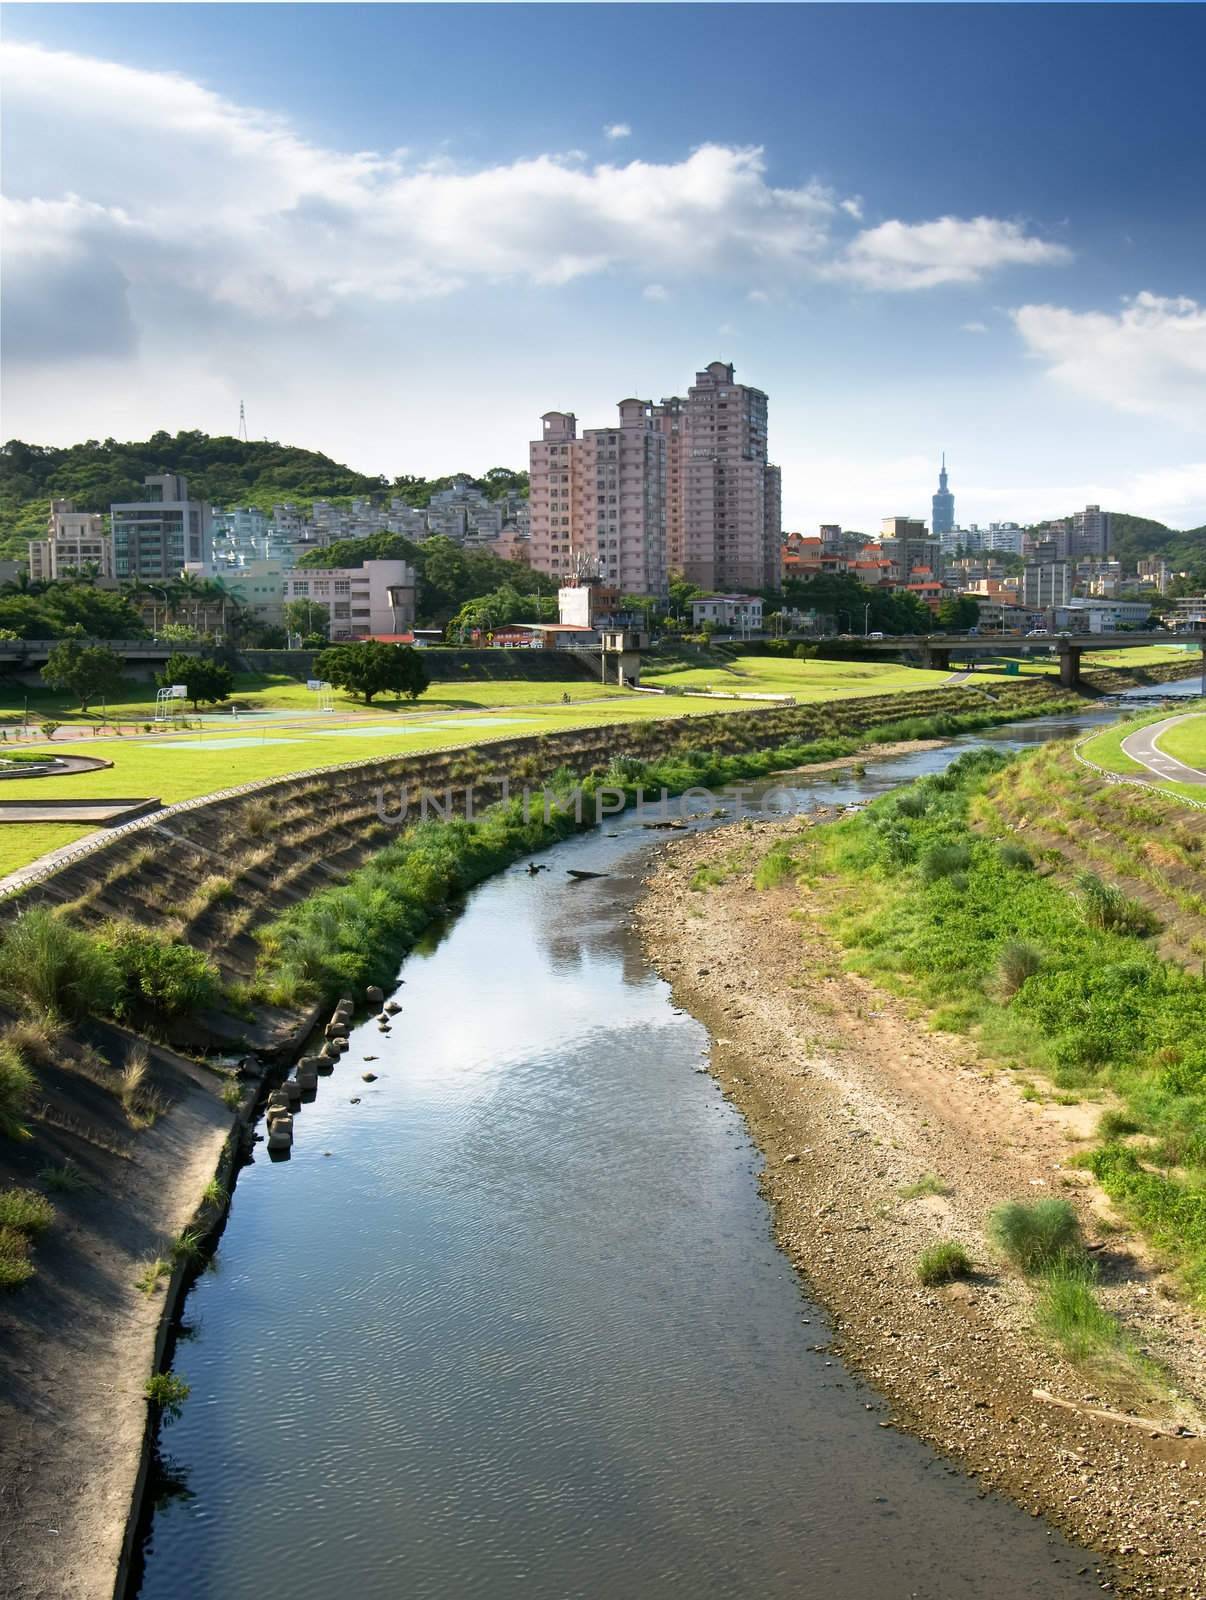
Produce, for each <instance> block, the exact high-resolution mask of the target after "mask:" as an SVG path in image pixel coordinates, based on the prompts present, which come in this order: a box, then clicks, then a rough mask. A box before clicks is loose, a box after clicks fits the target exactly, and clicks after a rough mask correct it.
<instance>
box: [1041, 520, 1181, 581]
mask: <svg viewBox="0 0 1206 1600" xmlns="http://www.w3.org/2000/svg"><path fill="white" fill-rule="evenodd" d="M1046 520H1048V521H1051V522H1058V521H1059V520H1060V519H1059V518H1058V517H1051V518H1048V519H1046ZM1033 526H1035V527H1041V526H1042V524H1041V523H1035V524H1033ZM1110 554H1111V555H1113V556H1117V557H1118V559H1119V561H1121V562H1122V564H1123V566H1124V567H1133V566H1134V564H1135V562H1136V561H1138V560H1140V559H1141V558H1142V557H1143V556H1163V557H1164V559H1165V560H1166V561H1167V562H1168V564H1169V566H1170V567H1172V568H1173V569H1174V570H1175V571H1180V570H1182V569H1186V570H1189V571H1195V570H1196V571H1201V572H1203V574H1204V575H1206V525H1204V526H1202V527H1200V528H1170V527H1168V526H1167V524H1166V523H1163V522H1155V521H1153V519H1152V518H1151V517H1137V516H1135V515H1134V514H1133V513H1131V512H1129V511H1111V512H1110Z"/></svg>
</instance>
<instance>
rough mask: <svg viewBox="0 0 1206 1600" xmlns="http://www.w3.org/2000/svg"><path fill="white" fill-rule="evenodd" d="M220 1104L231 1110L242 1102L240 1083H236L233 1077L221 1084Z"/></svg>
mask: <svg viewBox="0 0 1206 1600" xmlns="http://www.w3.org/2000/svg"><path fill="white" fill-rule="evenodd" d="M222 1104H223V1105H224V1106H226V1107H228V1108H229V1109H230V1110H231V1111H237V1110H238V1109H239V1107H240V1106H241V1105H242V1104H243V1089H242V1085H241V1084H239V1083H237V1082H236V1081H235V1080H234V1079H233V1078H232V1079H231V1080H230V1082H229V1083H224V1084H223V1085H222Z"/></svg>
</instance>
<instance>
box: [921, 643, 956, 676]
mask: <svg viewBox="0 0 1206 1600" xmlns="http://www.w3.org/2000/svg"><path fill="white" fill-rule="evenodd" d="M921 660H922V664H923V665H924V666H926V667H928V668H929V669H930V671H931V672H949V671H950V670H951V652H950V648H949V647H947V648H945V649H944V648H943V647H942V646H941V645H935V644H927V645H925V646H923V648H922V651H921Z"/></svg>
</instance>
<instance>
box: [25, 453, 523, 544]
mask: <svg viewBox="0 0 1206 1600" xmlns="http://www.w3.org/2000/svg"><path fill="white" fill-rule="evenodd" d="M152 472H181V473H183V474H184V475H185V477H187V478H188V480H189V488H190V490H191V492H192V493H194V494H196V495H197V496H198V497H199V498H201V499H205V500H209V501H210V502H211V503H212V504H214V505H222V506H232V505H239V506H248V505H252V506H260V507H261V508H262V509H263V510H265V511H270V510H271V509H272V505H273V503H274V502H275V501H279V500H292V501H293V502H294V503H295V504H302V505H306V506H308V505H309V504H310V503H311V502H312V501H314V500H332V501H336V502H338V501H340V500H344V501H346V500H348V499H351V498H352V497H353V496H357V495H378V496H382V495H387V496H393V495H397V496H398V497H399V498H400V499H402V500H405V501H406V503H407V504H408V505H413V506H425V505H426V504H427V502H428V500H430V498H431V496H432V495H433V494H434V493H436V492H437V491H438V490H440V489H443V488H447V486H448V485H449V484H450V483H451V482H452V478H451V477H445V478H422V477H415V476H412V475H410V474H403V475H402V476H400V477H396V478H393V479H389V478H386V477H383V476H380V475H378V476H376V477H373V476H370V475H369V474H366V473H363V472H355V471H353V470H352V468H351V467H347V466H344V465H343V464H342V462H339V461H333V460H332V459H331V457H330V456H324V455H321V454H320V453H319V452H318V451H316V450H301V449H298V448H297V447H296V446H295V445H283V444H279V443H276V442H273V441H269V440H265V439H250V440H248V439H232V438H230V437H229V436H217V437H211V436H210V435H209V434H206V433H201V432H198V431H195V430H194V431H190V432H186V433H177V434H170V433H163V432H160V433H154V434H152V435H151V437H150V438H149V439H144V440H137V441H128V442H125V443H121V442H119V441H118V440H116V439H106V440H104V441H103V442H99V441H97V440H96V439H88V440H86V441H85V442H84V443H83V444H75V445H65V446H55V445H37V444H25V443H24V442H23V441H22V440H20V439H12V440H10V441H9V442H8V444H6V445H5V446H4V448H3V450H0V556H8V557H12V556H18V557H23V556H24V555H25V541H26V540H27V539H37V538H40V537H41V536H42V532H43V530H44V528H45V526H46V510H47V502H48V501H49V500H50V499H51V498H52V497H53V498H57V499H68V500H74V501H75V503H76V505H77V506H78V507H79V508H80V509H81V510H85V511H107V510H108V509H109V506H110V505H111V504H112V503H113V502H114V501H122V500H136V499H138V496H139V493H140V491H141V486H142V481H143V479H144V478H145V477H146V476H147V474H148V473H152ZM463 476H465V477H467V478H469V479H470V481H471V482H472V483H475V484H476V485H477V486H478V487H479V488H480V489H481V490H482V492H483V493H484V494H486V495H488V496H490V498H492V499H497V498H498V497H499V496H501V495H503V494H505V493H507V492H508V490H514V489H517V490H520V491H523V490H526V488H527V481H528V480H527V474H526V473H524V472H513V471H511V469H510V468H509V467H493V468H491V469H490V471H489V472H487V473H486V474H485V475H484V477H482V478H474V477H473V476H472V474H470V473H465V474H463Z"/></svg>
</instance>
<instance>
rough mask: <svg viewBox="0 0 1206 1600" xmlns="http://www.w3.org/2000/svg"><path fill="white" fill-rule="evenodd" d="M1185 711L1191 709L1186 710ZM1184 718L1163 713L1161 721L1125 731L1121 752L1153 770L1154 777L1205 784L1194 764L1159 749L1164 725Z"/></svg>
mask: <svg viewBox="0 0 1206 1600" xmlns="http://www.w3.org/2000/svg"><path fill="white" fill-rule="evenodd" d="M1198 714H1199V715H1200V713H1198ZM1189 715H1191V716H1192V715H1195V713H1193V712H1190V713H1189ZM1185 720H1186V719H1185V717H1165V718H1164V720H1163V721H1162V722H1151V723H1149V724H1148V725H1147V727H1146V728H1140V729H1139V730H1138V731H1137V732H1135V733H1132V734H1128V736H1127V737H1126V738H1125V739H1124V740H1123V741H1122V753H1123V754H1124V755H1127V756H1130V758H1131V760H1132V761H1137V762H1138V763H1139V765H1140V766H1141V767H1146V768H1147V770H1148V771H1149V772H1154V773H1155V775H1156V777H1158V778H1163V779H1164V780H1165V782H1166V783H1189V784H1198V785H1200V786H1202V787H1206V772H1199V771H1198V769H1197V768H1196V767H1187V766H1186V765H1185V763H1184V762H1183V761H1178V760H1177V758H1176V756H1170V755H1166V754H1165V752H1164V751H1163V750H1161V749H1160V745H1159V742H1158V741H1159V738H1160V735H1161V734H1162V733H1164V732H1165V730H1166V729H1168V728H1171V727H1173V726H1174V725H1175V724H1176V723H1178V722H1184V721H1185Z"/></svg>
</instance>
